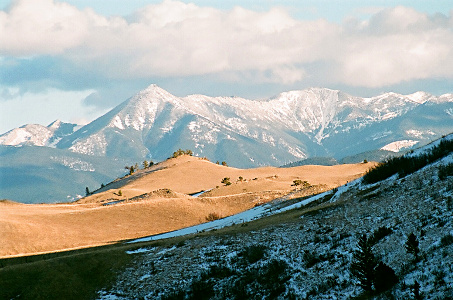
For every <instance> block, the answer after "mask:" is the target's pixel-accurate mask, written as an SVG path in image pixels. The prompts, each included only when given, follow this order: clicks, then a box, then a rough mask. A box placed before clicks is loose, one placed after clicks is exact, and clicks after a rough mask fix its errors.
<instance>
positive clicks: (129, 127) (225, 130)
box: [0, 85, 453, 167]
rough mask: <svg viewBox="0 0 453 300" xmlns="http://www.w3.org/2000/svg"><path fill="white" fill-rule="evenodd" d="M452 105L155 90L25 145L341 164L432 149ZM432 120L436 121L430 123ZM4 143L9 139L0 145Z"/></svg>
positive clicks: (244, 162) (425, 97)
mask: <svg viewBox="0 0 453 300" xmlns="http://www.w3.org/2000/svg"><path fill="white" fill-rule="evenodd" d="M451 102H453V95H452V94H446V95H442V96H440V97H436V96H432V95H429V94H427V93H424V92H417V93H414V94H411V95H400V94H396V93H385V94H382V95H379V96H376V97H371V98H361V97H355V96H351V95H348V94H346V93H343V92H341V91H338V90H330V89H325V88H310V89H306V90H300V91H290V92H284V93H281V94H279V95H277V96H276V97H273V98H270V99H266V100H249V99H244V98H240V97H209V96H204V95H190V96H186V97H176V96H174V95H172V94H170V93H168V92H167V91H165V90H163V89H162V88H160V87H158V86H156V85H150V86H149V87H148V88H146V89H144V90H143V91H140V92H139V93H138V94H136V95H135V96H133V97H131V98H130V99H128V100H127V101H125V102H123V103H122V104H120V105H119V106H117V107H115V108H114V109H112V110H111V111H110V112H108V113H107V114H105V115H104V116H102V117H100V118H98V119H96V120H94V121H93V122H91V123H89V124H87V125H85V126H84V127H82V128H80V129H79V130H77V131H76V132H74V133H72V134H68V135H66V136H60V137H59V138H53V140H52V138H51V136H52V135H51V128H52V127H51V126H50V127H47V128H46V127H42V128H45V129H42V130H44V131H45V132H46V133H47V135H46V136H45V137H41V136H42V135H43V134H41V135H39V138H38V135H36V137H34V138H33V139H32V138H31V137H30V138H29V140H28V141H27V142H28V143H32V144H36V145H37V144H38V143H39V145H43V146H44V145H50V146H54V145H55V146H56V147H57V148H61V149H70V150H71V151H73V152H78V153H83V154H89V155H101V156H110V157H128V158H131V159H135V158H136V159H142V158H145V157H147V158H151V159H155V160H162V159H165V158H167V157H168V156H169V155H171V153H172V152H173V151H175V150H177V149H178V148H189V149H193V151H194V153H195V155H199V156H206V157H208V158H209V159H211V160H228V162H229V163H230V165H234V166H238V167H251V166H259V165H282V164H285V163H289V162H293V161H297V160H301V159H305V158H308V157H313V156H333V157H335V158H341V157H344V156H347V155H353V154H357V153H361V152H365V151H372V150H377V149H380V148H382V147H385V146H386V145H388V144H390V143H393V142H397V141H402V140H412V141H414V144H415V143H420V144H424V143H427V142H429V141H430V140H432V139H434V138H436V137H439V136H440V135H442V134H446V133H449V132H451V131H452V129H453V108H452V107H451V105H450V104H451ZM425 108H426V109H425ZM427 114H430V115H429V116H428V115H427ZM409 116H410V118H409ZM433 118H438V121H437V122H431V120H432V119H433ZM26 132H28V131H26ZM7 134H8V133H7ZM5 135H6V134H5ZM16 136H17V137H16V138H13V137H12V135H11V137H9V136H8V141H10V140H11V141H15V143H16V144H20V143H23V140H24V136H26V133H25V132H24V133H21V134H19V133H17V134H16ZM28 136H35V135H33V134H29V135H28ZM1 137H3V136H1ZM370 137H373V138H371V139H370ZM51 140H52V142H50V141H51ZM5 143H6V138H4V139H3V141H2V140H0V144H5ZM10 144H11V142H10Z"/></svg>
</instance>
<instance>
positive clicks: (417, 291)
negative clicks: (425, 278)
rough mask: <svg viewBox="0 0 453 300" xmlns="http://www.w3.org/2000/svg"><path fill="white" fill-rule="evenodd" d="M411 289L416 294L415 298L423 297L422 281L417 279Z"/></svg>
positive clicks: (418, 299) (417, 299)
mask: <svg viewBox="0 0 453 300" xmlns="http://www.w3.org/2000/svg"><path fill="white" fill-rule="evenodd" d="M411 291H412V294H414V299H415V300H421V299H423V298H422V295H421V294H420V283H418V282H417V281H415V282H414V284H413V285H412V286H411Z"/></svg>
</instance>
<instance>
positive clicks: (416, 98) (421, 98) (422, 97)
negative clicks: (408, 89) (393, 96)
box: [406, 91, 431, 104]
mask: <svg viewBox="0 0 453 300" xmlns="http://www.w3.org/2000/svg"><path fill="white" fill-rule="evenodd" d="M406 97H407V98H409V100H411V101H413V102H416V103H419V104H423V103H425V102H426V101H428V98H430V97H431V95H430V94H428V93H426V92H421V91H418V92H415V93H413V94H410V95H406Z"/></svg>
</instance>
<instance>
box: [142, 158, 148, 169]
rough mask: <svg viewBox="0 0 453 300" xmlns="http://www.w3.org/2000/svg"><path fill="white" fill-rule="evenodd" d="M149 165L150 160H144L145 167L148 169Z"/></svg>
mask: <svg viewBox="0 0 453 300" xmlns="http://www.w3.org/2000/svg"><path fill="white" fill-rule="evenodd" d="M148 167H149V164H148V161H147V160H144V161H143V169H147V168H148Z"/></svg>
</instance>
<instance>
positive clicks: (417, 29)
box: [0, 0, 453, 87]
mask: <svg viewBox="0 0 453 300" xmlns="http://www.w3.org/2000/svg"><path fill="white" fill-rule="evenodd" d="M452 19H453V18H452V16H451V15H450V16H449V17H446V16H443V15H436V16H428V15H426V14H423V13H420V12H417V11H415V10H413V9H410V8H407V7H396V8H393V9H383V10H379V11H378V12H377V13H375V14H373V15H372V17H371V18H370V19H369V20H367V21H360V20H348V21H347V22H345V23H344V24H341V25H338V24H334V23H329V22H327V21H325V20H316V21H301V20H296V19H294V18H292V17H291V16H290V15H289V14H288V12H286V11H285V10H283V9H279V8H274V9H271V10H269V11H267V12H255V11H251V10H246V9H244V8H241V7H236V8H234V9H232V10H230V11H222V10H218V9H214V8H209V7H199V6H196V5H194V4H184V3H182V2H177V1H164V2H162V3H161V4H157V5H149V6H146V7H144V8H142V9H141V10H139V11H137V12H136V13H135V14H134V15H133V16H131V17H129V18H122V17H111V18H106V17H103V16H101V15H98V14H96V13H95V12H94V11H92V10H79V9H77V8H75V7H73V6H70V5H68V4H66V3H61V2H55V1H51V0H34V1H27V0H21V1H16V2H15V3H14V4H13V5H12V8H11V9H10V10H9V11H7V12H0V40H1V41H2V43H1V44H0V55H3V56H12V57H20V56H36V55H55V56H58V57H61V58H63V59H68V60H71V61H72V62H76V63H77V65H79V66H81V67H83V68H85V69H86V70H87V71H96V72H100V73H102V74H104V76H107V77H111V78H131V77H133V78H147V77H150V76H154V77H156V76H162V77H171V76H192V75H206V74H215V75H219V77H221V78H235V80H243V79H244V76H245V77H247V76H250V74H255V75H256V78H254V80H255V81H261V82H277V83H283V84H292V83H295V82H299V81H303V80H304V78H306V77H310V78H312V79H313V78H314V79H318V81H319V82H321V84H324V85H326V84H331V83H341V84H348V85H353V86H363V87H380V86H385V85H392V84H396V83H399V82H402V81H409V80H412V79H423V78H430V77H443V78H453V60H452V59H451V57H453V46H452V45H453V20H452ZM313 63H320V64H322V65H327V67H324V68H322V70H316V69H315V70H313V68H311V69H310V73H308V71H307V66H308V65H310V64H313ZM326 70H327V71H326ZM326 72H328V73H326ZM243 74H248V75H244V76H242V75H243ZM323 80H324V82H323ZM327 81H328V82H327Z"/></svg>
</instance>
